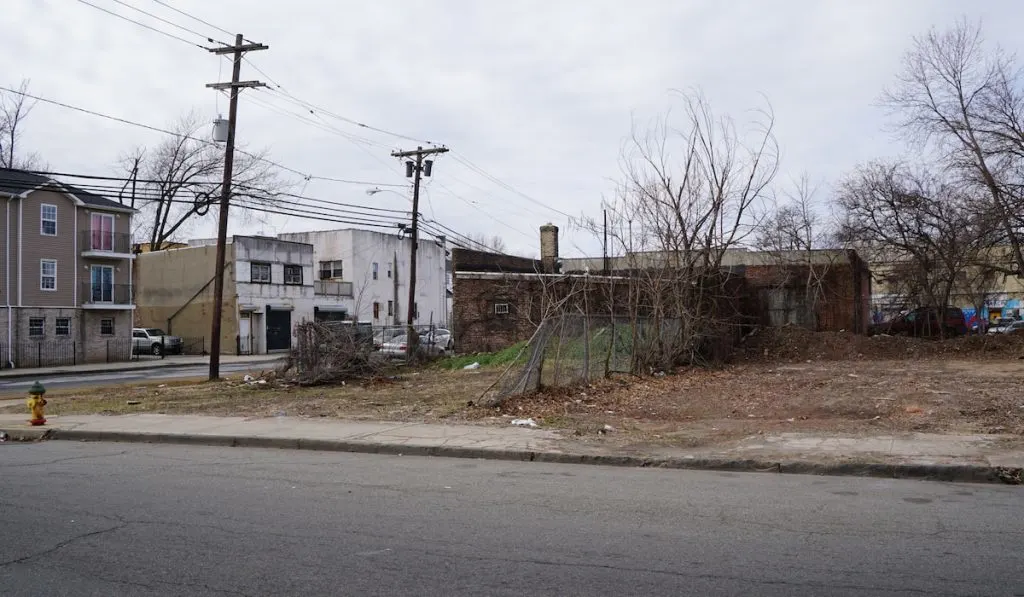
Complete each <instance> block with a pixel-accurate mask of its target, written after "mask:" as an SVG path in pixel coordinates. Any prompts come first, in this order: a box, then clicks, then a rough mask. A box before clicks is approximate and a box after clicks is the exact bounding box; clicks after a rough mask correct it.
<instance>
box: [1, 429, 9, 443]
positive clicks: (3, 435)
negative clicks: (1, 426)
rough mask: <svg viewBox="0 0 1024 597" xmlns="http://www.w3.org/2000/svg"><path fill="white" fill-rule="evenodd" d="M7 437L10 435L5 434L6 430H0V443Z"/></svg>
mask: <svg viewBox="0 0 1024 597" xmlns="http://www.w3.org/2000/svg"><path fill="white" fill-rule="evenodd" d="M8 439H10V436H9V435H7V432H6V431H0V443H2V442H5V441H7V440H8Z"/></svg>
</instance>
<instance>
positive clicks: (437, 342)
mask: <svg viewBox="0 0 1024 597" xmlns="http://www.w3.org/2000/svg"><path fill="white" fill-rule="evenodd" d="M438 331H439V330H435V331H434V335H433V339H431V334H430V333H429V332H428V333H424V334H422V335H421V336H420V349H422V350H424V351H426V353H427V354H429V355H431V356H442V355H444V354H445V353H446V352H447V351H448V349H447V348H446V347H447V346H448V345H449V344H451V342H452V340H451V334H450V333H449V334H447V335H444V336H441V335H439V334H437V332H438ZM444 331H446V332H447V331H448V330H444ZM408 347H409V336H408V335H406V334H401V335H399V336H395V337H394V338H392V339H391V340H389V341H387V342H385V343H384V344H383V345H381V347H380V352H381V354H384V355H387V356H393V357H401V356H405V352H406V350H408Z"/></svg>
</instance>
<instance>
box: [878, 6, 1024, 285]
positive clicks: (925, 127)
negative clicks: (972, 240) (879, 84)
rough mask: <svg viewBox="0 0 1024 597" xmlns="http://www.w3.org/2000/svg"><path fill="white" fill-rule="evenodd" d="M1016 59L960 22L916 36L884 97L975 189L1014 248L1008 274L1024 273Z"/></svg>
mask: <svg viewBox="0 0 1024 597" xmlns="http://www.w3.org/2000/svg"><path fill="white" fill-rule="evenodd" d="M1021 76H1022V75H1021V70H1020V68H1019V66H1018V65H1017V64H1016V63H1015V59H1014V58H1013V57H1011V56H1009V55H1007V54H1006V53H1004V52H1003V51H1002V50H1001V49H1000V48H998V47H989V46H987V45H986V44H985V42H984V39H983V37H982V31H981V27H980V26H977V25H972V24H970V23H968V22H966V21H961V22H959V23H958V24H957V25H955V26H954V27H952V28H950V29H948V30H945V31H939V30H934V29H933V30H931V31H929V32H928V33H927V34H926V35H924V36H921V37H917V38H915V39H914V43H913V47H912V48H911V50H910V51H909V52H908V53H907V54H906V56H905V58H904V68H903V72H902V74H901V75H900V77H899V81H898V84H897V85H896V86H894V87H893V88H892V89H890V90H888V91H887V92H886V94H885V100H886V102H887V103H888V104H889V106H891V107H892V108H893V109H894V112H895V113H896V114H897V115H898V117H899V118H900V124H901V126H902V130H903V131H904V132H905V133H906V134H907V135H908V137H909V138H910V139H912V140H914V141H916V142H918V143H919V144H920V145H921V146H922V147H923V148H928V149H933V150H935V152H936V154H937V156H938V160H939V161H940V163H941V164H942V165H943V166H944V167H945V168H948V169H949V170H950V171H952V172H955V173H957V174H958V175H959V177H960V181H959V182H961V183H962V184H964V186H965V187H967V188H969V189H971V190H975V191H976V193H974V197H975V198H976V199H981V201H975V202H974V203H973V209H974V210H975V211H977V212H979V213H981V212H990V213H993V214H995V215H996V216H997V220H998V221H997V225H998V228H997V230H998V231H999V232H1000V235H1001V237H1002V238H1001V239H1000V240H1001V241H1002V242H1004V243H1007V244H1008V245H1009V246H1010V247H1011V249H1012V257H1013V259H1012V267H1011V268H1010V269H1009V270H1007V273H1011V274H1016V275H1022V274H1024V252H1022V244H1024V237H1022V227H1024V85H1022V83H1024V81H1022V79H1021Z"/></svg>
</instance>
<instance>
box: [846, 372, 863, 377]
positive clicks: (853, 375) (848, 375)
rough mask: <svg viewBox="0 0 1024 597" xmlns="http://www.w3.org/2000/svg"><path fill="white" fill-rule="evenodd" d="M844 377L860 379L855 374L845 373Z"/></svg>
mask: <svg viewBox="0 0 1024 597" xmlns="http://www.w3.org/2000/svg"><path fill="white" fill-rule="evenodd" d="M846 377H853V378H857V377H860V376H859V375H857V374H856V373H847V374H846Z"/></svg>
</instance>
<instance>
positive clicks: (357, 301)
mask: <svg viewBox="0 0 1024 597" xmlns="http://www.w3.org/2000/svg"><path fill="white" fill-rule="evenodd" d="M278 238H280V239H282V240H287V241H292V242H297V243H305V244H309V245H312V246H313V262H314V269H315V271H314V276H315V280H316V282H317V284H319V285H321V286H326V285H331V284H346V283H350V284H351V286H350V287H349V286H347V284H346V287H345V291H346V292H350V293H351V296H350V297H340V296H339V297H338V298H339V299H340V300H342V301H344V304H345V306H346V307H347V310H348V314H347V315H348V318H349V319H356V320H358V321H360V322H366V323H371V324H373V325H392V324H404V323H405V321H406V316H407V308H408V300H409V252H410V248H411V242H412V241H411V240H410V239H409V238H402V237H400V236H399V235H398V234H389V233H385V232H375V231H372V230H359V229H353V228H347V229H342V230H321V231H316V232H297V233H290V234H281V235H279V236H278ZM445 264H446V250H445V247H444V245H443V243H442V242H441V241H438V240H434V239H420V241H419V245H418V249H417V255H416V301H415V302H416V305H415V307H416V317H415V320H414V323H416V324H420V325H424V324H429V323H434V324H436V325H446V324H447V321H448V307H447V303H448V301H447V296H448V287H447V285H446V274H445ZM321 290H326V288H323V289H321ZM318 294H323V293H322V292H318Z"/></svg>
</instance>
